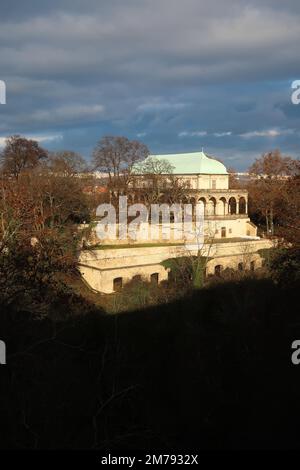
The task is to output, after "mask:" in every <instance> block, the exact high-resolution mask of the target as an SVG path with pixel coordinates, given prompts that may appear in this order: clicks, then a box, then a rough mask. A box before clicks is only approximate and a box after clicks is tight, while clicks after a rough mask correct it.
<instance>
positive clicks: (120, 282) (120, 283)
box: [113, 277, 123, 291]
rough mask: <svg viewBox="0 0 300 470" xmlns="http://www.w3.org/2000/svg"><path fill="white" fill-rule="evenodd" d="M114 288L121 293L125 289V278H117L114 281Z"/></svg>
mask: <svg viewBox="0 0 300 470" xmlns="http://www.w3.org/2000/svg"><path fill="white" fill-rule="evenodd" d="M113 286H114V287H113V288H114V291H119V290H121V289H122V287H123V278H122V277H116V278H115V279H114V280H113Z"/></svg>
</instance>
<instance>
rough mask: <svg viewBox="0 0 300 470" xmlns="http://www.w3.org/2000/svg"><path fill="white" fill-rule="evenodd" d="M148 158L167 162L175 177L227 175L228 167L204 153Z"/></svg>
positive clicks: (152, 156)
mask: <svg viewBox="0 0 300 470" xmlns="http://www.w3.org/2000/svg"><path fill="white" fill-rule="evenodd" d="M148 158H155V159H158V160H166V161H167V162H168V163H169V164H170V165H172V167H173V174H175V175H197V174H198V175H199V174H205V175H227V174H228V173H227V170H226V167H225V166H224V165H223V163H221V162H219V161H218V160H216V159H214V158H212V157H209V156H208V155H205V153H204V152H193V153H175V154H166V155H149V157H148Z"/></svg>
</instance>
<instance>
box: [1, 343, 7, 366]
mask: <svg viewBox="0 0 300 470" xmlns="http://www.w3.org/2000/svg"><path fill="white" fill-rule="evenodd" d="M0 364H3V365H4V364H6V344H5V343H4V341H1V340H0Z"/></svg>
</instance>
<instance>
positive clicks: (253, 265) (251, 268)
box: [250, 261, 255, 271]
mask: <svg viewBox="0 0 300 470" xmlns="http://www.w3.org/2000/svg"><path fill="white" fill-rule="evenodd" d="M254 270H255V261H251V262H250V271H254Z"/></svg>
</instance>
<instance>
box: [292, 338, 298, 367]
mask: <svg viewBox="0 0 300 470" xmlns="http://www.w3.org/2000/svg"><path fill="white" fill-rule="evenodd" d="M292 349H295V351H294V352H293V354H292V356H291V361H292V363H293V364H294V365H295V366H298V365H299V364H300V340H299V339H295V341H293V342H292Z"/></svg>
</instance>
